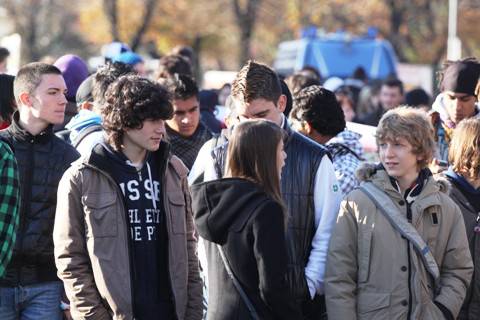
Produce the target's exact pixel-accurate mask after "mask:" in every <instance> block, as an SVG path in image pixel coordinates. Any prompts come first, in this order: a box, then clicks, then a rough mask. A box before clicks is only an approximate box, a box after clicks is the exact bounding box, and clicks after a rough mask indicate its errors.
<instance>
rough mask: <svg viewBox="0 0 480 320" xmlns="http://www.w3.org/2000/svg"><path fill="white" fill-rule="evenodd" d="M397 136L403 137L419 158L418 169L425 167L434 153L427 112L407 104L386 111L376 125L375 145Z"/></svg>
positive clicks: (433, 141)
mask: <svg viewBox="0 0 480 320" xmlns="http://www.w3.org/2000/svg"><path fill="white" fill-rule="evenodd" d="M398 138H404V139H406V140H407V141H408V142H409V143H410V144H411V145H412V147H413V148H412V152H413V154H415V155H416V156H418V157H419V158H420V160H418V167H419V169H423V168H426V167H427V166H428V164H429V163H430V161H431V160H432V158H433V154H434V153H435V140H434V135H433V127H432V124H431V122H430V120H429V119H428V116H427V113H426V112H425V111H423V110H420V109H416V108H412V107H407V106H400V107H398V108H395V109H392V110H389V111H387V112H386V113H385V114H384V115H383V117H382V118H381V119H380V122H379V124H378V127H377V132H376V140H377V145H379V144H380V142H384V141H387V140H390V141H395V140H396V139H398Z"/></svg>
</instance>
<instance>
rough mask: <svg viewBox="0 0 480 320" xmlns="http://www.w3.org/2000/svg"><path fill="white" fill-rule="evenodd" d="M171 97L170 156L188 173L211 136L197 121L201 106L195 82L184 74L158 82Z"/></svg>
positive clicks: (169, 121)
mask: <svg viewBox="0 0 480 320" xmlns="http://www.w3.org/2000/svg"><path fill="white" fill-rule="evenodd" d="M158 82H159V83H160V84H163V85H165V87H166V88H167V89H168V91H170V93H171V94H172V96H173V117H172V119H169V120H167V121H166V124H167V138H168V139H169V142H170V144H171V146H172V153H173V154H174V155H176V156H177V157H179V158H180V159H181V160H182V161H183V163H184V164H185V165H186V166H187V168H188V169H189V170H190V169H191V168H192V166H193V163H194V162H195V158H196V157H197V155H198V151H199V150H200V148H201V147H202V145H203V144H204V143H205V142H207V141H208V140H210V138H211V137H212V136H213V134H212V132H211V131H210V129H208V128H207V127H206V126H205V125H204V124H203V123H202V122H201V121H200V103H199V102H198V87H197V84H196V83H195V80H194V79H193V78H191V77H190V76H188V75H185V74H175V75H174V76H173V77H170V78H168V79H159V80H158Z"/></svg>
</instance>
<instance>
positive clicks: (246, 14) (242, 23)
mask: <svg viewBox="0 0 480 320" xmlns="http://www.w3.org/2000/svg"><path fill="white" fill-rule="evenodd" d="M260 3H261V0H247V4H246V8H245V9H242V8H241V5H240V0H232V6H233V12H234V13H235V18H236V22H237V26H238V28H239V29H240V43H239V45H240V47H239V55H238V64H239V65H243V64H244V63H245V62H246V61H247V60H248V59H249V58H250V43H251V40H252V36H253V30H254V27H255V22H256V20H257V19H256V18H257V12H258V7H259V5H260Z"/></svg>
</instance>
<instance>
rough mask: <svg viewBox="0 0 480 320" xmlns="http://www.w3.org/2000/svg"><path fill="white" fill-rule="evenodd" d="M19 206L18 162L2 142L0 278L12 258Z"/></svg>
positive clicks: (0, 172) (0, 143)
mask: <svg viewBox="0 0 480 320" xmlns="http://www.w3.org/2000/svg"><path fill="white" fill-rule="evenodd" d="M19 204H20V191H19V180H18V169H17V162H16V161H15V156H14V154H13V152H12V150H11V149H10V147H9V146H8V145H7V143H5V142H3V141H0V278H1V277H2V276H3V275H4V273H5V269H6V268H7V265H8V262H9V261H10V258H11V257H12V250H13V247H14V245H15V237H16V231H17V227H18V223H19V217H18V209H19Z"/></svg>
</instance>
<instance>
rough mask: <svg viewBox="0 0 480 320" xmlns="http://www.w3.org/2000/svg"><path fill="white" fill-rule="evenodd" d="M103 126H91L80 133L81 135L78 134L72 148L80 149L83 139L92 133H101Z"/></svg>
mask: <svg viewBox="0 0 480 320" xmlns="http://www.w3.org/2000/svg"><path fill="white" fill-rule="evenodd" d="M102 129H103V128H102V126H101V125H99V124H94V125H93V126H90V127H88V128H86V129H83V130H82V131H80V133H79V134H78V136H77V137H76V138H75V140H74V141H72V146H73V147H74V148H76V147H78V145H79V144H80V142H82V140H83V139H85V137H86V136H88V135H89V134H90V133H93V132H96V131H100V130H102Z"/></svg>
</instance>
